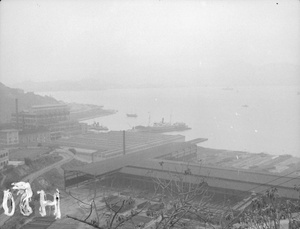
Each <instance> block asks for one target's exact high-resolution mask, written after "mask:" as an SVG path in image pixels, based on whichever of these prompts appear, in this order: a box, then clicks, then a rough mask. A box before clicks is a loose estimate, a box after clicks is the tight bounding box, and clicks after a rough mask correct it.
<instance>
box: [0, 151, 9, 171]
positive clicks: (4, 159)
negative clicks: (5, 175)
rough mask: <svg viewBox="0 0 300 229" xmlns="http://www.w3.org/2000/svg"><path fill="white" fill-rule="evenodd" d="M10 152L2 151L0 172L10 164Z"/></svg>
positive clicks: (0, 152) (0, 153)
mask: <svg viewBox="0 0 300 229" xmlns="http://www.w3.org/2000/svg"><path fill="white" fill-rule="evenodd" d="M8 160H9V151H8V150H7V149H0V171H1V170H3V168H4V167H5V166H6V165H7V164H8Z"/></svg>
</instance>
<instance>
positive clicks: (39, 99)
mask: <svg viewBox="0 0 300 229" xmlns="http://www.w3.org/2000/svg"><path fill="white" fill-rule="evenodd" d="M16 99H18V104H19V111H21V110H24V109H28V108H30V107H31V106H34V105H43V104H57V103H59V102H58V101H57V100H56V99H54V98H52V97H49V96H40V95H36V94H34V93H33V92H24V91H23V90H21V89H16V88H9V87H7V86H5V85H4V84H2V83H1V82H0V110H1V112H0V124H1V123H7V122H10V120H11V114H12V113H15V111H16V105H15V100H16Z"/></svg>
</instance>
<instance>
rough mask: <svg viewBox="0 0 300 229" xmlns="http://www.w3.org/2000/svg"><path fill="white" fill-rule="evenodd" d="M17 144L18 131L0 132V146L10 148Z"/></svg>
mask: <svg viewBox="0 0 300 229" xmlns="http://www.w3.org/2000/svg"><path fill="white" fill-rule="evenodd" d="M17 144H19V131H18V130H16V129H3V130H0V145H5V146H10V145H17Z"/></svg>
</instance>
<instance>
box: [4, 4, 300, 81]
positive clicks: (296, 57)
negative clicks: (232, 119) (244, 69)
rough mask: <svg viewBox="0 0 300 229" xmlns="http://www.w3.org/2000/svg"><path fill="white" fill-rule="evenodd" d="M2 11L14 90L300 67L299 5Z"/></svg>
mask: <svg viewBox="0 0 300 229" xmlns="http://www.w3.org/2000/svg"><path fill="white" fill-rule="evenodd" d="M0 7H1V8H0V26H1V27H0V81H1V82H3V83H8V84H11V83H15V82H20V81H25V80H32V81H52V80H58V79H64V80H65V79H82V78H85V77H87V78H92V77H97V78H103V77H106V76H109V77H114V78H115V79H121V78H122V79H124V78H126V79H128V80H136V81H143V80H146V81H147V80H153V81H155V80H160V79H162V78H164V77H166V79H168V78H170V77H176V72H180V74H178V76H177V77H184V74H185V73H186V74H189V73H190V72H197V71H199V70H201V69H206V68H213V67H215V66H220V65H224V64H225V65H226V64H238V63H246V64H251V65H255V66H261V65H264V64H269V63H288V64H296V65H299V63H300V1H298V0H294V1H293V0H290V1H289V0H284V1H280V0H274V1H273V0H270V1H265V0H262V1H259V0H254V1H253V0H251V1H250V0H243V1H236V0H232V1H221V0H220V1H214V0H210V1H201V0H195V1H192V0H168V1H167V0H160V1H159V0H155V1H154V0H148V1H145V0H144V1H143V0H133V1H126V0H122V1H121V0H119V1H111V0H102V1H101V0H85V1H76V0H57V1H55V0H36V1H30V0H26V1H24V0H2V1H1V3H0ZM174 73H175V74H174ZM170 75H171V76H170ZM195 75H197V74H195ZM197 77H201V76H197Z"/></svg>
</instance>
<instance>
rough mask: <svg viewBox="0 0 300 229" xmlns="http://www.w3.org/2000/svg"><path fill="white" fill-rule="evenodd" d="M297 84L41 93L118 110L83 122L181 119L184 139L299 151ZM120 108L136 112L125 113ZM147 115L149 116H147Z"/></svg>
mask: <svg viewBox="0 0 300 229" xmlns="http://www.w3.org/2000/svg"><path fill="white" fill-rule="evenodd" d="M298 92H300V88H299V87H239V88H232V89H230V90H224V88H215V87H194V88H150V89H148V88H147V89H110V90H101V91H71V92H69V91H68V92H41V93H39V94H42V95H51V96H53V97H54V98H56V99H59V100H63V101H65V102H77V103H89V104H97V105H103V106H104V108H107V109H115V110H118V112H117V113H116V114H114V115H111V116H106V117H100V118H94V119H91V120H87V121H85V122H87V123H92V122H93V121H96V122H99V123H100V124H103V125H105V126H107V127H108V128H109V129H110V130H124V129H125V130H126V129H130V128H132V127H133V126H136V125H148V123H149V121H150V124H153V122H158V121H160V120H161V119H162V118H164V119H165V121H168V122H169V121H171V122H185V123H186V124H187V125H189V126H190V127H191V128H192V129H191V130H188V131H184V132H180V133H172V134H182V135H184V136H186V140H191V139H194V138H208V141H207V142H205V143H201V145H202V146H205V147H213V148H218V149H228V150H242V151H248V152H253V153H260V152H266V153H271V154H291V155H294V156H300V95H297V93H298ZM126 113H136V114H137V115H138V117H137V118H128V117H126ZM149 119H150V120H149Z"/></svg>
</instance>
